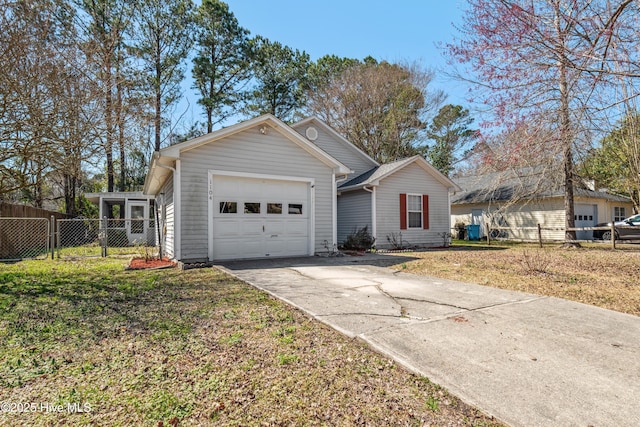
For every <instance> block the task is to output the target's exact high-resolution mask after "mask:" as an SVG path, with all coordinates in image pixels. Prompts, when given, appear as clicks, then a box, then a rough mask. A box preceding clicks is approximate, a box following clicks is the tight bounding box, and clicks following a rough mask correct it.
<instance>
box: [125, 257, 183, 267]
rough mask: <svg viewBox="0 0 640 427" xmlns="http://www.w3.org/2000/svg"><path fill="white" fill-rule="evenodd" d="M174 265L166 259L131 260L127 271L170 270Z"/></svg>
mask: <svg viewBox="0 0 640 427" xmlns="http://www.w3.org/2000/svg"><path fill="white" fill-rule="evenodd" d="M175 265H176V263H175V262H173V261H171V260H170V259H168V258H163V259H158V258H153V259H149V260H147V259H144V258H133V259H132V260H131V262H130V263H129V266H127V270H150V269H160V268H170V267H174V266H175Z"/></svg>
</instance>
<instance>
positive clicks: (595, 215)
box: [451, 168, 633, 241]
mask: <svg viewBox="0 0 640 427" xmlns="http://www.w3.org/2000/svg"><path fill="white" fill-rule="evenodd" d="M559 170H561V169H559ZM454 180H455V182H456V183H457V184H458V185H459V186H460V187H461V188H462V191H461V192H459V193H457V194H456V195H455V196H454V197H453V198H452V200H451V227H455V226H456V224H458V223H462V224H465V225H467V224H477V225H480V236H486V230H485V228H486V224H489V225H490V226H497V227H513V228H514V229H512V230H508V231H498V230H495V231H492V236H493V237H504V238H511V239H521V240H537V239H538V232H537V230H516V229H515V228H518V227H537V225H538V224H540V225H541V227H542V228H550V229H553V230H545V231H543V238H544V239H548V240H558V241H561V240H564V236H565V232H564V230H563V229H564V226H565V216H566V214H565V212H566V211H565V208H564V189H563V186H562V184H561V177H559V176H551V175H550V174H548V173H547V172H545V173H542V172H540V171H539V170H535V169H532V168H526V169H520V170H508V171H504V172H496V173H487V174H484V175H475V176H465V177H459V178H454ZM632 214H633V203H632V201H631V200H630V199H628V198H626V197H623V196H618V195H614V194H610V193H607V192H604V191H596V190H595V189H594V188H589V185H586V184H585V183H582V182H579V183H577V184H576V186H575V188H574V215H575V226H576V227H577V228H580V227H593V226H595V225H596V224H598V223H601V222H608V221H611V220H614V221H618V220H622V219H624V218H626V217H628V216H630V215H632ZM576 237H577V239H578V240H591V239H593V231H578V232H576Z"/></svg>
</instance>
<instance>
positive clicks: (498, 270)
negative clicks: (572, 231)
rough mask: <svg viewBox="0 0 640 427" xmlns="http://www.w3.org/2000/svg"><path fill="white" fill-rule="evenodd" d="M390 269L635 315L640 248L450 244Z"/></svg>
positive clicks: (639, 312) (639, 300) (639, 309)
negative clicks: (567, 247)
mask: <svg viewBox="0 0 640 427" xmlns="http://www.w3.org/2000/svg"><path fill="white" fill-rule="evenodd" d="M402 255H403V256H410V257H415V258H416V259H415V260H414V261H409V262H403V263H399V264H398V265H396V266H395V267H394V268H395V269H397V270H399V271H404V272H407V273H415V274H421V275H428V276H436V277H442V278H445V279H451V280H459V281H463V282H471V283H478V284H480V285H486V286H493V287H496V288H502V289H511V290H516V291H523V292H529V293H533V294H537V295H546V296H553V297H558V298H564V299H569V300H572V301H577V302H582V303H585V304H592V305H596V306H599V307H603V308H607V309H611V310H616V311H621V312H623V313H628V314H633V315H635V316H640V246H638V245H622V244H621V245H618V249H617V250H612V249H611V247H610V246H609V245H607V244H602V243H591V244H583V247H582V248H579V249H563V248H562V247H561V245H560V244H547V245H545V246H544V247H543V248H542V249H540V248H538V247H537V245H535V244H530V243H509V242H492V243H491V246H487V245H486V244H484V243H481V242H479V243H478V242H477V243H470V242H455V244H454V245H453V246H452V247H451V248H450V249H447V250H432V251H424V252H415V253H403V254H402Z"/></svg>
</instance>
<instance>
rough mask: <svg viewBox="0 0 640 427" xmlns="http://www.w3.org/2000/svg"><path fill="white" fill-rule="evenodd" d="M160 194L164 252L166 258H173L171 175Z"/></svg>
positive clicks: (173, 228) (173, 227) (173, 232)
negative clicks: (163, 221)
mask: <svg viewBox="0 0 640 427" xmlns="http://www.w3.org/2000/svg"><path fill="white" fill-rule="evenodd" d="M160 192H161V193H164V204H165V207H164V209H165V215H166V216H165V223H164V226H165V230H166V231H165V232H164V251H165V255H166V256H167V257H168V258H174V257H175V246H174V235H175V226H174V224H175V222H174V214H173V213H174V206H175V204H174V200H173V175H172V176H170V177H169V179H168V180H167V182H166V183H165V184H164V186H163V187H162V190H161V191H160Z"/></svg>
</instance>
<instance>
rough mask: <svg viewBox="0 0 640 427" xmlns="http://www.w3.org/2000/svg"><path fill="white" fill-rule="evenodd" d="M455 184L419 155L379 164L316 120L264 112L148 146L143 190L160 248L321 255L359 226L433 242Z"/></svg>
mask: <svg viewBox="0 0 640 427" xmlns="http://www.w3.org/2000/svg"><path fill="white" fill-rule="evenodd" d="M377 171H379V172H378V173H376V172H377ZM367 174H368V176H367ZM365 176H367V179H365V178H363V177H365ZM359 178H360V179H361V180H362V181H361V182H359V183H355V182H353V181H354V179H355V180H357V179H359ZM350 182H352V184H349V183H350ZM346 184H349V186H348V187H345V185H346ZM339 186H340V187H339ZM455 188H456V186H455V184H454V183H453V182H451V181H450V180H448V179H447V178H446V177H444V176H443V175H441V174H440V173H439V172H437V171H436V170H435V169H434V168H433V167H431V166H430V165H429V164H428V163H427V162H426V161H425V160H424V159H422V158H420V157H414V158H411V159H406V160H404V161H401V162H396V163H393V164H391V165H383V166H380V165H378V163H376V162H375V161H373V160H372V159H371V158H370V157H369V156H367V155H366V154H365V153H363V152H362V151H360V150H359V149H358V148H356V147H355V146H354V145H353V144H351V143H350V142H349V141H347V140H345V139H344V138H343V137H342V136H340V135H338V134H337V133H336V132H335V131H334V130H333V129H332V128H330V127H329V126H327V125H326V124H325V123H323V122H322V121H320V120H319V119H317V118H309V119H305V120H303V121H301V122H298V123H296V124H294V125H291V126H289V125H287V124H285V123H283V122H282V121H280V120H278V119H277V118H275V117H274V116H272V115H269V114H267V115H263V116H260V117H257V118H254V119H251V120H248V121H245V122H242V123H238V124H236V125H233V126H229V127H227V128H224V129H221V130H218V131H215V132H213V133H210V134H207V135H203V136H201V137H198V138H195V139H192V140H189V141H185V142H183V143H180V144H176V145H173V146H171V147H167V148H164V149H162V150H160V151H159V152H156V153H155V154H154V156H153V158H152V161H151V165H150V170H149V172H148V174H147V177H146V180H145V186H144V193H145V194H149V195H153V196H155V197H156V203H157V205H158V209H159V213H160V221H161V226H162V229H163V231H164V233H163V235H162V244H163V246H164V249H165V253H167V254H168V255H169V256H170V257H171V258H174V259H177V260H182V261H185V262H196V261H214V260H224V259H241V258H265V257H283V256H308V255H314V254H316V253H321V252H330V251H332V250H333V249H334V248H335V247H336V246H337V245H338V244H339V243H340V242H341V241H342V240H343V239H344V237H345V236H346V234H348V232H350V231H353V230H349V231H347V232H346V234H345V230H347V229H348V228H351V227H353V228H354V229H355V228H361V227H364V226H369V227H370V228H369V229H370V230H372V231H373V232H374V234H375V233H377V235H376V236H375V237H377V238H378V240H381V239H384V238H385V234H384V233H391V232H394V231H397V232H400V231H401V229H402V228H403V226H404V227H405V229H406V231H403V238H404V239H405V240H407V241H411V242H415V243H416V244H423V245H433V244H437V243H438V242H440V244H442V239H441V238H440V239H438V237H437V236H438V233H442V232H447V231H448V228H449V223H448V221H444V220H443V218H448V217H449V190H450V189H455ZM401 194H404V195H405V196H401ZM352 196H354V197H352ZM418 196H419V198H418ZM425 196H428V197H425ZM403 197H404V199H403ZM350 199H358V202H352V201H350ZM392 199H393V200H394V202H393V207H392V206H391V203H392V202H391V200H392ZM343 200H345V201H346V203H342V201H343ZM400 200H404V201H405V202H404V203H405V204H404V206H405V207H404V208H401V207H400V206H399V203H400ZM349 203H351V208H349V209H342V207H343V206H347V205H349ZM403 215H404V219H401V216H403ZM418 217H419V218H418ZM343 224H348V226H345V225H343Z"/></svg>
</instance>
